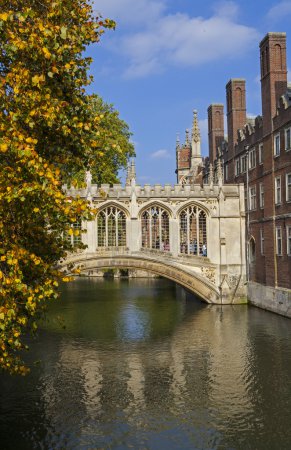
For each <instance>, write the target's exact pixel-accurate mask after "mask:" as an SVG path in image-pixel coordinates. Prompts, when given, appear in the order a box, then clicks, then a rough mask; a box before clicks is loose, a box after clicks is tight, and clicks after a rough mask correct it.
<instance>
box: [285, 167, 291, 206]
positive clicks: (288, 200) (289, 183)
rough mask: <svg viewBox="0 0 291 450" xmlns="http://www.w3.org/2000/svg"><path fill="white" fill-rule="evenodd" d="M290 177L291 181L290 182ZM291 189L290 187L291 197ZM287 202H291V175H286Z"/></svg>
mask: <svg viewBox="0 0 291 450" xmlns="http://www.w3.org/2000/svg"><path fill="white" fill-rule="evenodd" d="M289 177H290V181H288V178H289ZM289 187H290V196H289ZM286 202H291V173H286Z"/></svg>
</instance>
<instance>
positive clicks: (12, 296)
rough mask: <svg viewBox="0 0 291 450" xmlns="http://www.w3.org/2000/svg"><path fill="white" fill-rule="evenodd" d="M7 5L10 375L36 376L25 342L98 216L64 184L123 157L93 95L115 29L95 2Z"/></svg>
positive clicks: (3, 258)
mask: <svg viewBox="0 0 291 450" xmlns="http://www.w3.org/2000/svg"><path fill="white" fill-rule="evenodd" d="M0 4H1V9H0V40H1V47H0V367H2V368H4V369H6V370H8V371H10V372H11V373H26V371H27V368H26V367H25V365H24V364H23V363H22V361H21V351H22V350H23V349H24V348H25V345H24V341H23V338H24V336H25V335H26V334H27V332H28V331H29V330H35V329H36V328H37V322H38V319H39V318H40V317H41V316H42V315H43V311H44V309H45V307H46V305H47V304H48V302H49V301H50V300H52V299H54V298H55V297H57V295H58V294H57V287H58V284H59V282H60V280H61V279H62V278H63V279H64V281H65V280H66V278H65V277H63V275H62V274H61V273H60V272H59V271H58V270H57V269H56V267H57V262H58V261H59V260H60V259H61V258H63V257H65V255H66V252H67V251H68V250H71V247H70V244H69V242H68V239H67V238H66V236H67V234H68V233H69V234H74V233H78V232H79V230H76V229H75V228H74V226H73V224H74V223H75V222H76V220H77V219H90V218H92V214H93V213H94V212H93V211H91V209H90V207H89V205H88V204H87V202H86V201H84V200H81V199H79V198H76V199H74V198H68V197H67V196H66V194H65V192H64V191H63V189H62V185H63V181H64V180H65V179H66V177H67V174H68V173H72V174H74V173H76V172H78V171H82V170H84V167H88V165H89V164H90V163H91V161H93V160H94V164H95V165H96V167H97V166H98V164H100V166H101V165H102V164H103V158H104V157H105V152H108V154H110V153H111V155H112V158H115V156H114V155H115V149H116V148H117V149H118V150H119V151H120V153H121V154H122V148H121V147H120V146H119V143H118V142H114V135H112V139H111V138H110V140H109V141H108V142H107V144H106V150H105V147H104V148H102V146H101V145H99V144H98V145H96V136H98V135H99V134H101V132H102V134H103V132H104V133H105V132H106V130H105V129H103V127H102V123H103V120H104V114H99V113H98V112H97V111H96V108H95V105H94V102H92V99H90V98H89V97H88V96H87V95H86V91H85V89H86V86H87V85H88V84H89V83H90V81H91V79H90V77H89V75H88V68H89V66H90V62H91V60H90V58H88V57H85V56H84V50H85V48H86V47H87V46H88V45H90V44H93V43H96V42H98V41H99V39H100V36H101V34H102V33H103V31H104V29H105V28H113V27H114V23H113V22H111V21H109V20H104V21H103V20H102V19H101V18H96V17H94V15H93V10H92V6H91V5H90V3H89V2H88V1H85V0H26V1H25V2H20V1H19V0H1V2H0ZM94 108H95V111H93V109H94ZM92 118H93V120H92ZM119 147H120V148H119ZM126 151H128V150H126ZM117 158H120V156H118V157H117ZM120 160H121V159H120Z"/></svg>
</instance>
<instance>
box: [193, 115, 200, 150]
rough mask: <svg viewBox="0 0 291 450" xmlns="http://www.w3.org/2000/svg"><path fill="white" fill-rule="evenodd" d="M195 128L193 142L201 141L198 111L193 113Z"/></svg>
mask: <svg viewBox="0 0 291 450" xmlns="http://www.w3.org/2000/svg"><path fill="white" fill-rule="evenodd" d="M193 116H194V117H193V127H192V142H199V141H200V129H199V124H198V112H197V110H196V109H194V111H193Z"/></svg>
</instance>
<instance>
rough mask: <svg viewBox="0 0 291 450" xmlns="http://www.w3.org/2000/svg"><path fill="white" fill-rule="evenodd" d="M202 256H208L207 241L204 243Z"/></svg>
mask: <svg viewBox="0 0 291 450" xmlns="http://www.w3.org/2000/svg"><path fill="white" fill-rule="evenodd" d="M202 256H207V247H206V244H205V242H204V244H203V245H202Z"/></svg>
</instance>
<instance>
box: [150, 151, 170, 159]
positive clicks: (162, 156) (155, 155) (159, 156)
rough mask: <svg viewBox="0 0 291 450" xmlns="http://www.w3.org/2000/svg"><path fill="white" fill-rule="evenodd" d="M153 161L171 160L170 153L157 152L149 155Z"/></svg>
mask: <svg viewBox="0 0 291 450" xmlns="http://www.w3.org/2000/svg"><path fill="white" fill-rule="evenodd" d="M150 157H151V158H153V159H168V158H171V153H170V152H169V151H168V150H157V151H156V152H154V153H151V155H150Z"/></svg>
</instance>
